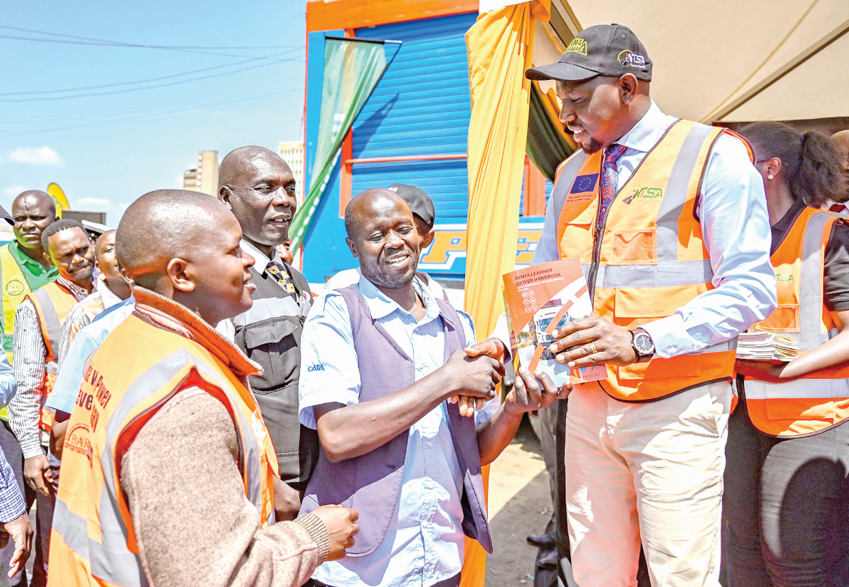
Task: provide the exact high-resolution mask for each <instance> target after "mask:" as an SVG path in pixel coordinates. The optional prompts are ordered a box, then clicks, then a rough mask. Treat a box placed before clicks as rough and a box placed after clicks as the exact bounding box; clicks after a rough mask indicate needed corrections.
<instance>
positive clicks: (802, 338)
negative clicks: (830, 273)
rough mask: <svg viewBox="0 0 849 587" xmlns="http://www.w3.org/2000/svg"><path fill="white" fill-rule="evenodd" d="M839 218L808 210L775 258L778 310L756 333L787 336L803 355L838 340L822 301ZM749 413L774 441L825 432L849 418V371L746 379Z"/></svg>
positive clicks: (831, 315)
mask: <svg viewBox="0 0 849 587" xmlns="http://www.w3.org/2000/svg"><path fill="white" fill-rule="evenodd" d="M839 220H840V218H839V216H837V215H835V214H831V213H830V212H823V211H821V210H816V209H814V208H805V210H804V211H803V212H802V213H801V214H800V215H799V217H798V218H797V219H796V222H795V223H794V224H793V227H792V228H791V229H790V231H789V232H788V233H787V236H785V237H784V240H783V241H782V242H781V244H780V245H779V247H778V249H776V251H775V253H773V255H772V257H771V261H772V265H773V267H775V275H776V281H777V289H778V306H777V307H776V308H775V310H773V312H772V313H771V314H770V315H769V316H768V317H767V319H766V320H763V321H762V322H758V323H757V324H755V325H754V326H753V327H752V328H754V329H756V330H767V331H770V332H776V333H781V334H787V335H789V336H792V337H793V338H795V339H796V340H797V342H798V344H799V350H800V351H802V352H805V351H810V350H811V349H815V348H816V347H818V346H820V345H821V344H823V343H824V342H826V341H827V340H829V339H830V338H832V337H834V336H835V335H836V334H837V332H838V330H837V326H836V324H837V323H836V320H835V318H834V314H833V312H832V311H830V310H829V309H828V307H827V306H826V304H825V298H824V297H823V267H824V263H823V261H824V259H825V248H826V245H827V244H828V239H829V238H830V236H831V231H832V229H833V227H834V224H835V222H838V221H839ZM745 393H746V407H747V409H748V410H749V417H750V418H751V420H752V423H753V424H754V425H755V426H757V428H758V429H759V430H761V431H762V432H764V433H766V434H769V435H772V436H805V435H810V434H816V433H817V432H822V431H823V430H825V429H826V428H830V427H831V426H836V425H837V424H840V423H841V422H842V421H843V420H844V419H846V418H847V417H849V366H843V367H832V368H829V369H822V370H820V371H815V372H812V373H808V374H807V375H805V376H804V377H801V378H799V379H794V380H792V381H786V382H783V383H770V382H767V381H759V380H757V379H756V378H753V377H750V376H749V375H747V376H746V382H745Z"/></svg>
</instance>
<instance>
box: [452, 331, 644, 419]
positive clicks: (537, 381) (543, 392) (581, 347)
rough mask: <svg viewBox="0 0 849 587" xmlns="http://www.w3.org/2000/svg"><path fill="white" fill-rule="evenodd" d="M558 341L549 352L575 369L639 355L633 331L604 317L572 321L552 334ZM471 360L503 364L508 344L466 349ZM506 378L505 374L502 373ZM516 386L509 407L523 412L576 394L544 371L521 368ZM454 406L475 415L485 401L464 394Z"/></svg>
mask: <svg viewBox="0 0 849 587" xmlns="http://www.w3.org/2000/svg"><path fill="white" fill-rule="evenodd" d="M552 337H553V338H555V339H557V340H556V341H555V342H553V343H551V345H550V346H549V350H550V351H551V352H552V353H553V354H554V355H555V358H556V360H557V361H558V362H560V363H565V364H567V365H568V366H569V367H570V368H572V369H578V368H580V367H587V366H590V365H598V364H601V363H607V364H610V365H618V366H626V365H631V364H632V363H636V362H637V358H638V357H637V354H636V352H635V351H634V348H633V347H632V346H631V332H630V331H629V330H626V329H624V328H622V327H620V326H616V325H615V324H613V323H612V322H610V321H608V320H605V319H603V318H586V319H583V320H576V321H574V322H570V323H568V324H566V325H565V326H562V327H561V328H558V329H556V330H555V331H554V332H553V333H552ZM465 352H466V355H467V356H468V357H481V356H487V357H490V358H492V359H495V360H497V361H499V362H500V364H501V365H502V369H503V363H504V360H505V357H506V355H507V349H506V348H505V347H504V343H503V342H501V341H500V340H499V339H497V338H490V339H487V340H485V341H484V342H481V343H478V344H476V345H473V346H471V347H469V348H467V349H465ZM501 374H502V375H503V371H502V373H501ZM517 375H518V377H516V383H515V386H514V388H513V390H511V392H510V393H509V394H508V395H507V398H506V399H505V404H506V405H507V407H508V408H509V409H515V410H518V411H522V412H528V411H532V410H539V409H542V408H546V407H548V406H550V405H551V404H552V403H553V402H554V400H556V399H565V398H566V397H567V396H568V395H569V393H570V392H571V391H572V384H571V383H565V384H564V385H563V386H562V387H560V389H558V388H557V386H556V385H555V384H554V383H553V382H552V381H551V379H550V378H549V377H548V375H546V374H545V373H543V372H541V371H540V372H537V373H536V374H535V375H531V373H530V372H528V370H527V369H525V368H520V369H519V371H518V373H517ZM449 401H451V403H458V402H459V404H460V414H461V415H463V416H472V415H474V412H475V409H478V410H479V409H481V408H482V407H483V403H484V399H483V398H480V397H469V396H464V395H462V394H458V395H453V396H452V397H451V398H450V400H449Z"/></svg>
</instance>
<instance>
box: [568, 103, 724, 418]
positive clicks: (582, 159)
mask: <svg viewBox="0 0 849 587" xmlns="http://www.w3.org/2000/svg"><path fill="white" fill-rule="evenodd" d="M722 133H723V130H722V129H720V128H714V127H710V126H705V125H703V124H698V123H695V122H690V121H687V120H679V121H677V122H676V123H675V124H673V125H672V126H670V127H669V129H668V130H667V131H666V133H665V134H664V136H663V137H662V138H661V139H660V141H659V142H658V143H657V144H656V145H655V146H654V148H652V150H651V151H649V153H648V154H646V156H645V158H644V159H643V161H642V162H641V163H640V165H639V166H638V167H637V169H636V170H635V171H634V174H633V175H632V176H631V177H630V178H629V179H628V181H627V182H625V184H624V185H623V186H622V187H621V188H620V189H619V191H618V192H617V193H616V196H615V199H614V200H613V203H612V204H611V206H610V210H609V211H608V213H607V219H606V222H604V223H603V224H598V222H597V217H598V208H599V202H600V200H601V195H600V193H599V189H600V188H599V184H600V183H601V182H600V177H601V164H602V157H603V152H602V151H599V152H596V153H593V154H592V155H587V154H586V153H584V152H583V151H579V152H578V153H576V154H575V155H573V156H572V157H570V158H569V159H568V160H567V161H566V162H565V163H564V164H563V165H562V166H561V169H560V170H559V174H560V176H559V178H558V182H557V187H556V188H555V190H568V191H566V192H565V193H564V192H561V193H560V194H559V197H558V194H557V193H555V194H554V195H553V196H552V197H553V198H555V201H560V200H561V199H562V201H563V202H564V203H563V207H562V208H561V210H560V215H559V218H558V223H557V242H558V246H559V252H560V257H561V258H567V257H572V258H578V259H580V260H581V263H582V264H583V265H584V273H585V275H586V277H587V283H588V284H589V287H590V291H591V292H592V298H593V307H594V313H595V316H597V317H600V318H605V319H607V320H609V321H610V322H612V323H614V324H616V325H618V326H621V327H622V328H627V329H629V330H633V329H634V328H636V327H638V326H641V325H643V324H646V323H648V322H653V321H655V320H659V319H661V318H665V317H667V316H671V315H672V314H673V313H674V312H675V310H677V309H678V308H680V307H682V306H684V305H685V304H687V303H688V302H690V301H691V300H692V299H693V298H695V297H696V296H698V295H700V294H702V293H704V292H706V291H708V290H710V289H713V285H712V283H711V281H712V278H713V271H712V269H711V264H710V257H709V255H708V251H707V248H706V247H705V243H704V239H703V238H702V227H701V223H700V222H699V220H698V219H697V218H696V215H695V211H696V203H697V197H698V195H699V193H700V188H701V181H702V176H703V175H704V171H705V167H706V165H707V161H708V157H709V156H710V153H711V150H712V148H713V145H714V143H715V142H716V140H717V139H718V138H719V136H720V135H721V134H722ZM563 198H565V199H563ZM736 344H737V341H736V339H734V340H731V341H728V342H724V343H721V344H717V345H713V346H711V347H708V348H706V349H704V350H702V351H701V352H699V353H695V354H690V355H682V356H678V357H674V358H671V359H662V358H659V357H655V358H653V359H652V360H651V361H649V362H646V363H635V364H633V365H629V366H627V367H615V366H611V365H608V366H607V372H608V377H607V380H605V381H600V382H599V383H600V384H601V387H602V388H603V389H604V390H605V391H606V392H607V393H608V394H609V395H610V396H611V397H614V398H616V399H618V400H622V401H632V402H644V401H652V400H657V399H660V398H663V397H665V396H668V395H671V394H673V393H676V392H678V391H683V390H685V389H688V388H691V387H694V386H697V385H701V384H704V383H708V382H712V381H719V380H723V379H730V378H731V375H732V372H733V370H734V355H735V349H736Z"/></svg>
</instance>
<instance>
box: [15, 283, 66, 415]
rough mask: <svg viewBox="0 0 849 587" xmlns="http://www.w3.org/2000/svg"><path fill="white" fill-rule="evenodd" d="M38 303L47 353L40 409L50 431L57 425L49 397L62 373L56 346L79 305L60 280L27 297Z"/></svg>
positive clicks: (40, 325) (39, 320) (37, 307)
mask: <svg viewBox="0 0 849 587" xmlns="http://www.w3.org/2000/svg"><path fill="white" fill-rule="evenodd" d="M27 297H28V299H30V300H32V304H33V306H35V312H36V314H37V315H38V325H39V327H40V328H41V338H42V339H43V340H44V346H45V348H46V349H47V354H46V355H45V357H44V361H45V370H44V379H43V381H42V383H41V386H40V387H39V389H38V391H39V394H40V396H41V397H40V408H39V420H38V425H39V426H40V427H41V428H42V429H43V430H47V431H49V430H50V429H51V428H52V427H53V418H54V415H53V414H52V413H51V412H48V411H46V410H45V409H44V404H45V403H46V402H47V397H48V396H49V395H50V392H51V391H52V390H53V385H54V383H56V375H57V374H58V373H59V362H58V361H57V359H56V353H55V352H54V350H53V348H54V347H55V346H57V345H58V344H59V339H60V337H61V335H62V324H64V323H65V318H66V317H67V316H68V313H69V312H70V311H71V308H73V307H74V306H75V305H76V304H77V298H76V297H75V296H74V294H73V293H71V292H70V291H69V290H68V289H67V288H65V287H64V286H63V285H61V284H60V283H59V282H58V281H51V282H50V283H48V284H47V285H45V286H43V287H41V288H39V289H37V290H36V291H35V292H33V293H31V294H30V295H29V296H27Z"/></svg>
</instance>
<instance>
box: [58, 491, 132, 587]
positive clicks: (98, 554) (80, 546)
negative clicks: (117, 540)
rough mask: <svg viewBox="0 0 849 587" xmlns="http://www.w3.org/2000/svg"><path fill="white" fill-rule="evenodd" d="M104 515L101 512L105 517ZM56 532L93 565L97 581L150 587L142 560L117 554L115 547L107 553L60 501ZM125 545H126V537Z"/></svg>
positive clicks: (125, 552)
mask: <svg viewBox="0 0 849 587" xmlns="http://www.w3.org/2000/svg"><path fill="white" fill-rule="evenodd" d="M102 513H103V511H102V510H101V516H102ZM53 529H54V530H55V531H56V532H58V533H59V534H60V535H61V536H62V540H63V541H64V542H65V544H67V545H68V548H70V549H71V550H73V551H74V552H75V553H77V555H78V556H80V557H81V558H83V559H85V560H87V561H88V562H89V564H90V565H91V573H92V575H94V576H95V577H98V578H100V579H105V580H107V581H109V582H111V583H116V584H118V585H123V586H125V587H147V585H148V583H147V579H146V578H145V576H144V570H143V568H142V564H141V560H140V558H139V557H138V556H137V555H135V554H133V553H132V552H129V551H128V550H123V551H116V550H115V548H114V545H113V544H112V543H110V548H109V549H106V548H105V547H104V546H103V544H101V543H100V542H97V541H95V540H92V539H91V538H89V536H88V522H87V521H86V520H85V519H84V518H82V517H81V516H78V515H77V514H75V513H74V512H72V511H71V510H70V509H69V508H68V506H67V504H66V503H65V502H64V501H62V500H61V499H57V500H56V505H55V506H54V508H53ZM104 536H105V533H104ZM123 544H126V537H124V542H123Z"/></svg>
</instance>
